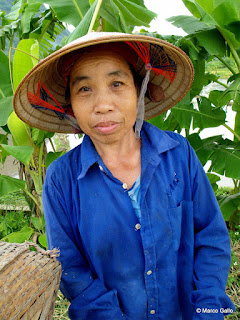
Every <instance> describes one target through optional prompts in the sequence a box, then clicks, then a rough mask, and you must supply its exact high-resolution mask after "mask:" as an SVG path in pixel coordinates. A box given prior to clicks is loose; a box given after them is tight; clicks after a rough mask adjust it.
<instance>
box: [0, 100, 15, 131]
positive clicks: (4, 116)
mask: <svg viewBox="0 0 240 320" xmlns="http://www.w3.org/2000/svg"><path fill="white" fill-rule="evenodd" d="M12 100H13V97H7V98H4V99H1V100H0V114H1V117H0V127H1V126H5V125H6V124H7V120H8V117H9V115H10V113H11V112H12V110H13V106H12Z"/></svg>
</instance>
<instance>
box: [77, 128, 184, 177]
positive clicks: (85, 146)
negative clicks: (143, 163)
mask: <svg viewBox="0 0 240 320" xmlns="http://www.w3.org/2000/svg"><path fill="white" fill-rule="evenodd" d="M141 140H142V149H141V152H142V153H144V154H145V158H148V159H149V160H150V158H151V156H155V155H156V151H157V154H161V153H163V152H166V151H168V150H171V149H173V148H175V147H176V146H177V145H178V144H179V142H178V141H176V140H174V139H172V138H171V137H170V136H169V135H168V134H167V133H165V132H164V131H162V130H159V129H158V128H157V127H155V126H154V125H152V124H150V123H148V122H144V123H143V127H142V130H141ZM95 163H101V164H102V159H101V157H100V156H99V154H98V153H97V151H96V149H95V147H94V144H93V143H92V141H91V139H90V138H89V136H87V135H85V136H84V139H83V142H82V146H81V164H82V166H81V171H80V172H79V175H78V179H81V178H83V177H84V176H85V175H86V173H87V171H88V170H89V168H90V167H91V166H93V165H94V164H95Z"/></svg>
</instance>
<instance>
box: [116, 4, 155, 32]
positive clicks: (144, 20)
mask: <svg viewBox="0 0 240 320" xmlns="http://www.w3.org/2000/svg"><path fill="white" fill-rule="evenodd" d="M113 2H114V3H115V4H116V5H117V6H118V8H119V9H120V10H121V13H122V15H123V17H124V20H125V21H126V23H127V24H128V25H129V26H145V27H149V23H150V22H151V21H152V20H153V19H154V18H156V17H157V14H156V13H154V12H152V11H150V10H148V9H147V8H146V7H145V6H139V5H137V4H135V3H134V2H132V1H128V0H113Z"/></svg>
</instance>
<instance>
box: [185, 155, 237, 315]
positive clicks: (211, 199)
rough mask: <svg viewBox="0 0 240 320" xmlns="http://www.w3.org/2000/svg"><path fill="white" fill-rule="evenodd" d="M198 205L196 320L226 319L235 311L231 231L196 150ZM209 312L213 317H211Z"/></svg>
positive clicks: (193, 296)
mask: <svg viewBox="0 0 240 320" xmlns="http://www.w3.org/2000/svg"><path fill="white" fill-rule="evenodd" d="M190 159H191V160H190V169H191V170H192V175H193V176H194V179H193V205H194V208H193V209H194V229H195V230H194V233H195V239H194V243H195V244H194V253H195V261H194V275H193V277H194V283H195V286H196V288H197V290H196V291H193V292H192V294H191V300H192V303H193V304H194V305H195V314H194V318H193V319H194V320H200V319H202V320H203V319H209V318H211V319H218V320H220V319H224V315H227V314H228V313H229V310H231V309H232V310H235V308H234V305H233V303H232V302H231V300H230V298H229V297H228V296H227V295H226V294H225V288H226V283H227V279H228V272H229V267H230V263H231V248H230V240H229V234H228V230H227V227H226V224H225V221H224V219H223V216H222V213H221V211H220V208H219V206H218V203H217V200H216V197H215V194H214V192H213V190H212V187H211V184H210V182H209V180H208V178H207V176H206V174H205V172H204V170H203V168H202V165H201V164H200V162H199V160H198V159H197V157H196V155H195V153H194V151H193V150H190ZM208 312H209V313H208Z"/></svg>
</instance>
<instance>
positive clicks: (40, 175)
mask: <svg viewBox="0 0 240 320" xmlns="http://www.w3.org/2000/svg"><path fill="white" fill-rule="evenodd" d="M43 148H44V142H43V143H41V146H40V151H39V157H38V179H39V184H41V187H42V157H43Z"/></svg>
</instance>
